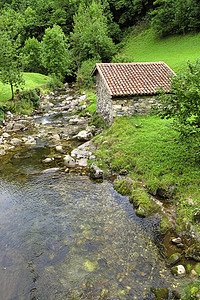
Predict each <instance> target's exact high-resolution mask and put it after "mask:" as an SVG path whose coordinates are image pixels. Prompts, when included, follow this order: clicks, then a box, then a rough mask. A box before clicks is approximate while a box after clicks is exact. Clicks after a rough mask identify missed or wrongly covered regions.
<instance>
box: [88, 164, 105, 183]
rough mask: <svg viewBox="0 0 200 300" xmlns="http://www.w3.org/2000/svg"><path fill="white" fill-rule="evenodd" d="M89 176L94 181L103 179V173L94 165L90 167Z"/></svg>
mask: <svg viewBox="0 0 200 300" xmlns="http://www.w3.org/2000/svg"><path fill="white" fill-rule="evenodd" d="M90 176H91V178H94V179H100V178H103V171H102V170H101V169H100V168H99V167H98V166H97V165H96V164H94V163H92V164H91V166H90Z"/></svg>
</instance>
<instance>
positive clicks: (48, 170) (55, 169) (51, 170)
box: [42, 168, 60, 173]
mask: <svg viewBox="0 0 200 300" xmlns="http://www.w3.org/2000/svg"><path fill="white" fill-rule="evenodd" d="M59 170H60V168H50V169H46V170H43V171H42V173H55V172H57V171H59Z"/></svg>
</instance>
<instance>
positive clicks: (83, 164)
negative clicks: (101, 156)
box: [77, 158, 87, 167]
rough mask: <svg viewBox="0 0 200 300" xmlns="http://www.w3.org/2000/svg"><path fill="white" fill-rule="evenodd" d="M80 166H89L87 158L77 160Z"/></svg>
mask: <svg viewBox="0 0 200 300" xmlns="http://www.w3.org/2000/svg"><path fill="white" fill-rule="evenodd" d="M77 163H78V166H79V167H87V159H86V158H81V159H80V160H78V161H77Z"/></svg>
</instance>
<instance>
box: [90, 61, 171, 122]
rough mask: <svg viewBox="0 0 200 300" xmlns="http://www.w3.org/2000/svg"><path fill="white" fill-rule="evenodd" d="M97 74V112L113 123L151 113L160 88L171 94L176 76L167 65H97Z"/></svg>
mask: <svg viewBox="0 0 200 300" xmlns="http://www.w3.org/2000/svg"><path fill="white" fill-rule="evenodd" d="M95 75H96V93H97V112H98V114H99V115H101V116H102V117H103V119H104V121H106V122H107V123H109V124H112V122H113V118H114V117H118V116H122V115H133V114H146V113H147V112H149V111H150V108H151V106H152V105H156V103H158V101H157V100H156V95H157V94H158V90H157V89H158V88H160V87H163V89H164V90H165V91H166V92H167V93H168V92H169V91H170V78H171V75H175V73H174V72H173V70H172V69H171V68H170V67H169V66H168V65H167V64H166V63H164V62H146V63H97V64H96V66H95V68H94V69H93V71H92V74H91V76H95Z"/></svg>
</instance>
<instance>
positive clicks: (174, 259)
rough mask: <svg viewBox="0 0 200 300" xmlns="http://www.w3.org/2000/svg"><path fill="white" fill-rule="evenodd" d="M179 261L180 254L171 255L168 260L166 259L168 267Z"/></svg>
mask: <svg viewBox="0 0 200 300" xmlns="http://www.w3.org/2000/svg"><path fill="white" fill-rule="evenodd" d="M180 259H181V254H180V253H173V254H172V255H171V256H170V257H169V258H168V264H169V265H172V266H173V265H174V264H176V263H177V262H178V261H180Z"/></svg>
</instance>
